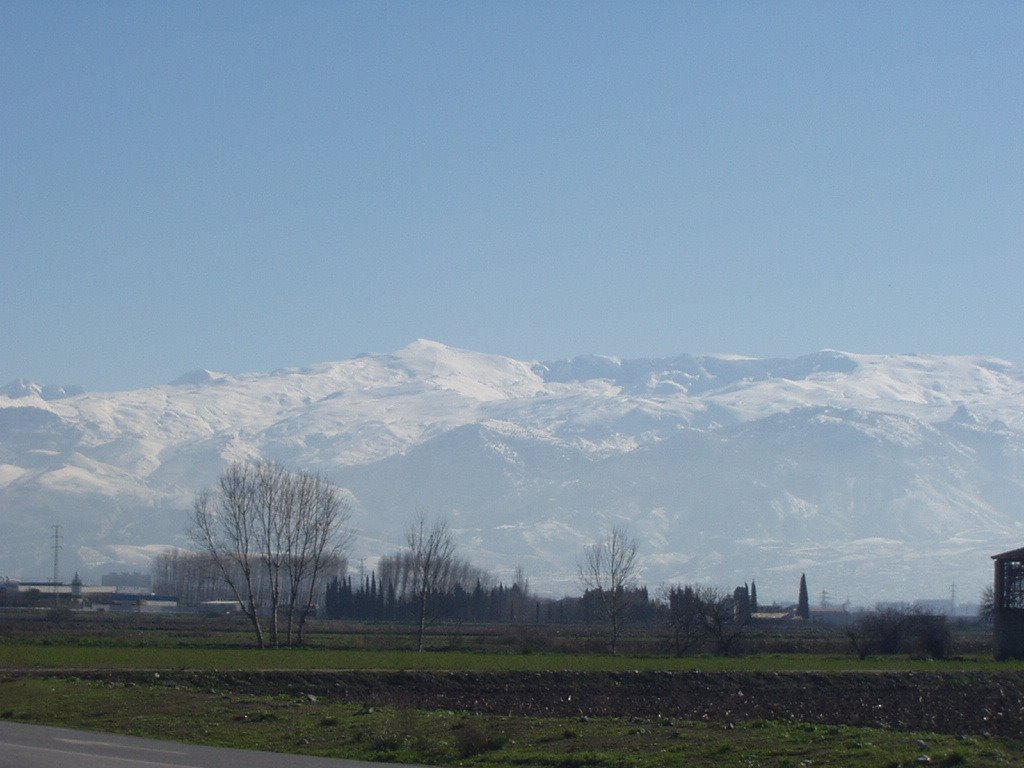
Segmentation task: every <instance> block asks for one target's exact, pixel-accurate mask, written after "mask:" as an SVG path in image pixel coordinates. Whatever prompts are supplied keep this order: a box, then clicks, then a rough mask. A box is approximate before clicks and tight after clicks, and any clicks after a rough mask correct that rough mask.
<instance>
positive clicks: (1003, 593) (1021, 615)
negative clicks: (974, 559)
mask: <svg viewBox="0 0 1024 768" xmlns="http://www.w3.org/2000/svg"><path fill="white" fill-rule="evenodd" d="M992 559H993V560H994V561H995V581H994V583H993V595H992V597H993V605H992V609H993V610H992V617H993V622H994V627H993V633H992V642H993V651H994V652H995V656H996V658H997V659H1010V658H1014V659H1024V547H1022V548H1020V549H1014V550H1011V551H1009V552H1003V553H1001V554H998V555H992Z"/></svg>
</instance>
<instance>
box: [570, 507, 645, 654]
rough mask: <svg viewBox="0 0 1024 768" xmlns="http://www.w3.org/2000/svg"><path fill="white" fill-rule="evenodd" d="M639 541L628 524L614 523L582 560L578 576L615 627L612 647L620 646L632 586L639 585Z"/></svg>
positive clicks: (588, 549) (613, 649)
mask: <svg viewBox="0 0 1024 768" xmlns="http://www.w3.org/2000/svg"><path fill="white" fill-rule="evenodd" d="M637 549H638V544H637V541H636V539H635V538H633V537H632V536H630V535H629V533H628V532H627V531H626V529H625V528H623V527H621V526H615V527H613V528H612V529H611V531H609V532H608V533H607V534H606V535H605V536H604V537H603V538H602V539H601V540H600V541H597V542H595V543H594V544H591V545H590V546H589V547H587V549H586V550H585V551H584V555H583V561H582V562H581V563H580V564H579V579H580V583H581V584H582V585H583V588H584V589H585V590H593V591H594V592H596V593H597V596H598V599H599V600H600V602H601V607H602V608H603V610H604V614H605V617H606V618H607V619H608V622H609V624H611V628H612V641H611V651H612V653H613V654H614V653H615V652H616V651H617V650H618V642H619V629H620V625H621V622H622V618H623V614H624V613H625V611H626V609H627V608H628V607H629V600H630V598H631V594H630V592H631V590H632V589H633V587H634V586H635V585H636V580H637V576H638V575H639V568H640V564H639V562H638V561H637Z"/></svg>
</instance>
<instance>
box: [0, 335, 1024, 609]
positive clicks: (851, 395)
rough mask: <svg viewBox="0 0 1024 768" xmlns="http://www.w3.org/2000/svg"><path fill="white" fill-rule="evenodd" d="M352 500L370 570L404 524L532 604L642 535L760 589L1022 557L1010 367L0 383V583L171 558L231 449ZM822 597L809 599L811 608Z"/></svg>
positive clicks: (649, 572)
mask: <svg viewBox="0 0 1024 768" xmlns="http://www.w3.org/2000/svg"><path fill="white" fill-rule="evenodd" d="M257 457H264V458H269V459H273V460H276V461H280V462H282V463H283V464H284V465H286V466H288V467H289V468H293V469H307V470H317V471H320V472H323V473H324V474H325V475H327V476H328V477H329V478H330V479H331V480H332V481H334V482H336V483H337V484H338V485H340V486H342V487H344V488H345V489H347V492H348V493H349V494H350V497H349V498H350V502H351V505H352V509H353V516H352V524H353V526H354V527H355V529H356V531H357V534H358V535H357V538H356V541H355V544H354V545H353V549H352V552H351V553H350V558H351V560H352V561H353V562H358V561H362V562H363V564H364V566H367V567H369V566H372V565H373V562H374V558H376V557H377V556H379V555H381V554H386V553H388V552H391V551H393V550H395V549H397V548H398V547H399V546H400V545H401V542H402V539H403V528H404V526H405V525H406V524H407V523H408V522H409V521H410V520H411V519H413V517H415V516H416V515H417V514H421V513H425V514H427V515H428V516H441V515H443V516H446V517H447V518H448V519H449V520H450V522H451V526H452V528H453V530H454V531H455V533H456V536H457V539H458V543H459V548H460V552H461V554H462V555H463V556H464V557H466V558H467V559H469V560H471V561H472V562H474V563H476V564H478V565H480V566H483V567H485V568H487V569H489V570H491V571H493V572H494V573H495V575H496V576H497V577H498V578H507V577H508V576H509V575H510V574H511V573H512V571H513V569H514V568H515V567H516V566H517V565H521V566H523V568H524V569H525V570H526V573H527V575H528V576H529V577H530V580H531V584H532V586H533V587H534V588H536V589H538V590H539V591H542V592H546V593H550V594H563V593H568V592H574V591H577V590H578V585H577V583H576V572H577V563H578V560H579V558H580V556H581V554H582V552H583V548H584V547H585V546H586V545H587V543H589V542H591V541H593V540H594V538H595V537H597V536H599V535H600V534H601V532H602V531H605V530H607V529H608V527H609V526H611V525H617V524H621V525H624V526H626V527H627V528H628V530H630V531H631V532H632V534H633V535H635V536H636V538H637V539H638V540H639V543H640V552H641V554H642V562H643V569H644V573H643V578H644V581H645V582H646V583H647V584H648V585H649V586H650V587H651V588H652V589H653V588H656V587H657V586H658V585H663V584H667V583H671V582H703V583H710V584H715V585H719V586H722V587H727V588H729V589H731V588H732V587H733V586H735V585H736V584H740V583H744V582H749V581H750V580H752V579H753V580H756V582H757V585H758V594H759V596H760V597H761V601H762V602H765V600H779V601H782V602H790V601H795V599H796V592H797V586H798V583H799V578H800V574H801V573H806V574H807V579H808V584H809V586H810V588H811V591H812V601H813V602H821V601H822V600H823V599H824V600H826V601H828V602H831V603H842V602H845V601H847V600H852V601H853V602H854V603H859V604H871V603H873V602H875V601H878V600H899V599H907V598H910V597H914V596H917V597H946V596H948V595H949V593H950V589H951V585H952V584H953V583H954V582H955V583H956V585H957V587H956V589H957V592H958V594H959V595H960V596H961V599H962V600H964V601H970V600H974V599H975V598H976V596H977V594H978V592H979V591H980V590H981V588H982V586H983V585H984V584H985V583H987V582H988V581H989V580H990V578H991V561H990V559H989V555H991V554H993V553H995V552H1001V551H1003V550H1008V549H1013V548H1016V547H1019V546H1021V545H1024V504H1022V500H1024V369H1022V367H1021V366H1020V365H1017V364H1014V363H1010V362H1007V361H1003V360H999V359H994V358H989V357H981V356H974V357H970V356H968V357H951V356H935V355H865V354H853V353H846V352H839V351H833V350H826V351H821V352H816V353H813V354H809V355H805V356H802V357H797V358H769V359H762V358H749V357H742V356H729V355H705V356H691V355H681V356H678V357H671V358H657V359H620V358H615V357H602V356H594V355H585V356H580V357H575V358H572V359H569V360H561V361H554V362H540V361H524V360H516V359H512V358H509V357H502V356H497V355H489V354H483V353H478V352H473V351H468V350H461V349H454V348H452V347H448V346H445V345H443V344H440V343H437V342H433V341H425V340H420V341H416V342H414V343H413V344H410V345H409V346H407V347H405V348H404V349H401V350H399V351H397V352H394V353H390V354H366V355H360V356H357V357H355V358H352V359H349V360H343V361H340V362H329V363H320V364H316V365H310V366H308V367H303V368H288V369H282V370H277V371H273V372H271V373H248V374H237V375H236V374H227V373H218V372H215V371H210V370H205V369H200V370H195V371H191V372H189V373H186V374H185V375H183V376H181V377H180V378H178V379H176V380H174V381H173V382H171V383H169V384H166V385H162V386H155V387H147V388H143V389H136V390H130V391H124V392H101V393H94V392H84V391H82V390H81V388H76V387H70V386H43V385H39V384H36V383H34V382H29V381H24V380H17V381H15V382H12V383H11V384H9V385H7V386H6V387H3V388H2V389H0V526H2V531H3V533H2V536H0V576H2V575H8V576H11V577H20V578H43V577H45V576H47V575H48V574H49V573H50V572H51V570H52V557H53V553H52V526H53V525H54V524H59V525H60V526H61V532H62V537H63V538H62V544H63V549H62V550H61V552H60V563H61V565H60V568H61V572H62V575H63V576H64V577H65V578H67V577H68V576H69V575H70V573H71V572H72V571H74V570H81V571H83V572H84V573H89V574H97V573H99V572H101V571H106V570H112V569H118V570H123V569H125V568H129V569H133V568H145V567H146V564H147V561H148V558H149V557H150V556H151V555H152V554H153V553H154V552H158V551H161V550H162V549H164V548H165V547H168V546H187V539H186V530H187V527H188V517H189V509H190V506H191V503H192V499H193V498H194V496H195V494H196V492H197V491H199V490H200V489H202V488H205V487H209V486H210V485H212V484H213V483H214V482H215V481H216V479H217V476H218V474H219V473H220V472H221V470H222V469H223V468H224V467H225V466H226V465H227V464H228V463H229V462H231V461H235V460H241V459H250V458H257ZM823 593H824V595H823Z"/></svg>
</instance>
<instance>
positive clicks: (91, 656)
mask: <svg viewBox="0 0 1024 768" xmlns="http://www.w3.org/2000/svg"><path fill="white" fill-rule="evenodd" d="M3 669H122V670H123V669H156V670H159V669H167V670H182V669H196V670H242V671H256V670H278V669H279V670H303V669H308V670H346V669H359V670H414V669H415V670H443V671H464V672H486V671H501V672H505V671H513V672H515V671H522V672H540V671H549V670H565V671H580V672H605V671H607V672H619V671H631V670H640V671H684V670H693V669H700V670H702V671H707V672H713V671H743V672H751V671H760V672H785V671H800V672H805V671H815V672H844V671H857V672H865V671H874V670H878V671H917V672H936V671H948V672H959V671H1020V670H1024V664H1022V663H1019V662H1012V663H1011V662H996V661H993V660H992V658H991V657H984V656H968V657H962V658H955V659H947V660H941V661H936V660H931V659H909V658H907V657H903V656H878V657H873V658H868V659H865V660H860V659H857V658H856V657H854V656H852V655H835V656H829V655H812V654H797V653H787V654H754V655H749V656H738V657H722V656H688V657H683V658H676V657H672V656H610V655H599V654H588V655H583V654H579V655H573V654H552V653H529V654H517V653H475V652H459V651H427V652H423V653H417V652H415V651H362V650H318V649H309V648H302V649H297V648H289V649H264V650H256V649H246V648H217V647H212V648H192V647H169V646H154V647H150V646H141V647H136V646H128V647H117V646H110V645H81V644H79V643H76V642H47V643H42V642H14V641H8V642H0V670H3Z"/></svg>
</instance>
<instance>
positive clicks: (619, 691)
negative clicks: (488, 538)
mask: <svg viewBox="0 0 1024 768" xmlns="http://www.w3.org/2000/svg"><path fill="white" fill-rule="evenodd" d="M316 629H317V631H316V632H315V633H312V634H311V636H310V641H311V644H312V645H311V646H310V647H307V648H289V649H268V650H260V651H257V650H255V649H252V648H250V647H246V645H245V636H244V634H243V633H241V632H239V631H238V627H237V626H235V625H234V624H233V623H232V621H231V620H226V619H225V620H202V621H199V620H196V619H190V620H184V619H176V618H175V619H169V618H168V619H150V618H146V617H138V616H128V617H124V616H121V617H108V618H103V619H96V618H89V619H83V620H81V621H76V620H73V619H69V618H68V617H67V616H63V617H56V616H50V617H47V618H45V619H43V618H40V617H39V616H37V615H31V616H22V617H20V618H17V617H15V618H11V617H9V616H6V615H5V616H4V624H3V630H4V631H3V633H2V637H0V717H3V718H7V719H12V720H16V721H23V722H36V723H48V724H55V725H65V726H71V727H78V728H86V729H95V730H107V731H116V732H121V733H129V734H135V735H146V736H156V737H159V738H174V739H182V740H186V741H195V742H201V743H207V744H215V745H222V746H245V747H250V748H260V749H270V750H277V751H295V752H303V753H308V754H321V755H335V756H344V757H355V758H363V759H375V760H385V759H387V760H402V761H416V762H425V763H429V764H436V765H456V764H467V765H469V764H471V765H480V766H490V765H495V766H497V765H511V764H515V765H537V766H573V765H578V766H620V765H621V766H625V765H637V766H662V765H664V766H668V765H679V764H685V765H688V766H689V765H694V766H703V765H707V766H710V765H723V764H724V765H756V766H799V765H852V766H898V765H908V766H909V765H919V764H929V763H927V762H923V761H922V760H921V758H924V757H927V759H928V760H929V761H931V763H930V764H935V765H1007V764H1020V763H1021V762H1024V740H1021V739H1020V738H1019V734H1020V733H1022V732H1024V719H1022V703H1024V666H1022V665H1020V664H1016V663H1011V664H1007V663H996V662H994V661H992V660H991V658H990V657H989V656H987V655H986V654H984V653H982V652H980V650H978V649H979V647H980V644H979V638H978V637H976V636H973V635H971V634H970V633H966V634H962V635H960V636H959V637H958V646H957V647H958V648H959V649H966V650H967V652H965V653H958V654H954V655H953V656H952V657H951V658H949V659H944V660H931V659H926V658H910V657H907V656H874V657H869V658H867V659H859V658H857V657H856V656H855V655H853V654H851V653H849V652H846V653H843V652H841V651H840V649H841V647H842V643H841V634H840V633H836V632H835V631H833V630H828V629H823V628H816V629H813V631H812V629H807V628H805V629H802V630H801V631H800V632H799V633H796V634H794V635H793V636H790V637H779V636H777V635H776V634H773V633H764V634H763V636H761V637H760V639H759V640H758V642H756V643H752V644H750V645H749V646H748V647H747V648H746V650H747V652H746V653H744V654H743V655H737V656H729V657H718V656H703V655H702V656H691V657H678V658H677V657H673V656H669V655H666V654H664V653H655V652H653V651H650V649H649V652H646V653H627V654H621V655H617V656H611V655H608V654H600V653H585V652H566V651H561V652H557V651H554V650H551V649H552V648H554V647H557V646H558V643H557V642H555V640H557V638H552V637H550V636H546V633H547V631H546V630H541V629H537V630H536V632H537V633H538V634H537V635H536V636H534V637H533V640H532V643H531V645H532V646H536V647H538V648H547V650H537V651H534V650H532V648H530V647H524V645H523V643H522V642H521V641H522V634H521V633H520V634H516V633H508V632H499V631H496V630H494V628H490V627H463V628H459V635H458V640H457V641H456V636H455V633H454V630H453V628H451V627H447V628H437V629H436V630H435V631H434V633H433V634H432V635H431V647H432V648H433V650H430V651H427V652H423V653H417V652H414V651H410V650H408V644H409V643H410V642H411V640H412V638H411V637H409V636H408V634H407V633H405V632H404V630H403V629H402V628H400V627H388V626H378V627H374V626H358V627H355V626H346V625H321V626H319V627H317V628H316ZM547 634H550V633H547ZM586 634H587V630H586V628H580V629H579V630H578V631H577V632H576V637H577V640H579V642H580V643H582V644H586V637H585V636H586ZM403 646H404V647H403ZM804 646H811V647H815V648H818V649H820V650H822V652H806V651H804V652H781V651H779V650H778V648H780V647H798V648H799V647H804ZM829 648H831V651H830V652H825V651H826V650H827V649H829Z"/></svg>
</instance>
